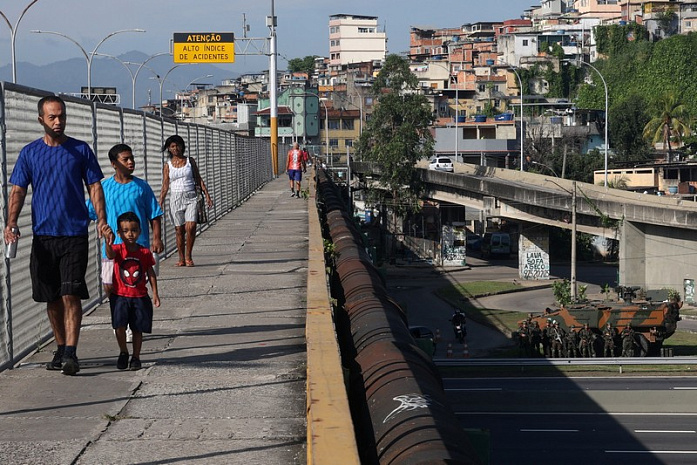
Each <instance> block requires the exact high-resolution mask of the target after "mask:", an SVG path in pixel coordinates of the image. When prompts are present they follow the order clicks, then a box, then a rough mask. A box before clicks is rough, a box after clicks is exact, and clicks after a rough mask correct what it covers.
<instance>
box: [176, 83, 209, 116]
mask: <svg viewBox="0 0 697 465" xmlns="http://www.w3.org/2000/svg"><path fill="white" fill-rule="evenodd" d="M209 77H213V75H212V74H205V75H203V76H199V77H197V78H196V79H193V80H192V81H191V82H190V83H188V84H187V85H186V87H184V93H187V92H188V91H187V89H188V88H189V86H191V85H192V84H193V83H195V82H196V81H198V80H199V79H206V78H209ZM191 93H192V94H193V90H192V92H191ZM187 96H188V97H189V104H190V103H191V97H190V95H189V94H187ZM181 117H182V121H184V97H183V96H182V106H181Z"/></svg>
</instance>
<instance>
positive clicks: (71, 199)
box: [4, 95, 108, 375]
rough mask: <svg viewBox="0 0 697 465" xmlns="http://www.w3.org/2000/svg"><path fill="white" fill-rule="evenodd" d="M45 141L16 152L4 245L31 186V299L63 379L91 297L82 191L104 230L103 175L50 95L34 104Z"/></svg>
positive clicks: (12, 237)
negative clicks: (44, 318)
mask: <svg viewBox="0 0 697 465" xmlns="http://www.w3.org/2000/svg"><path fill="white" fill-rule="evenodd" d="M38 110H39V123H40V124H41V125H42V126H43V128H44V135H43V137H42V138H40V139H37V140H35V141H34V142H32V143H30V144H28V145H26V146H25V147H24V148H23V149H22V150H21V152H20V153H19V158H18V159H17V163H16V164H15V167H14V170H13V172H12V176H11V177H10V183H11V184H13V186H12V192H11V193H10V200H9V206H8V213H7V224H6V225H5V231H4V233H5V234H4V235H5V242H6V243H8V244H9V243H12V242H15V241H16V240H17V239H18V238H19V228H18V227H17V219H18V218H19V213H20V211H21V210H22V206H23V205H24V199H25V198H26V195H27V190H28V188H29V186H30V185H31V187H32V200H31V218H32V231H33V233H34V236H33V240H32V244H31V256H30V262H29V269H30V273H31V281H32V297H33V298H34V300H35V301H37V302H46V303H47V304H46V311H47V313H48V319H49V322H50V323H51V328H52V329H53V335H54V337H55V339H56V344H57V346H58V350H56V352H55V353H54V357H53V360H52V361H50V362H48V363H47V365H46V368H47V369H49V370H61V371H62V372H63V373H64V374H66V375H74V374H75V373H77V372H78V371H80V365H79V363H78V360H77V343H78V339H79V337H80V324H81V323H82V303H81V302H80V299H87V298H89V293H88V291H87V284H86V283H85V272H86V271H87V258H88V253H89V245H88V230H87V226H88V224H89V221H90V220H89V217H88V214H87V206H86V205H85V186H87V190H88V192H89V195H90V198H91V199H92V202H93V203H94V205H95V211H96V215H97V218H98V220H97V222H98V225H99V228H98V230H99V231H100V232H101V231H103V230H104V231H107V229H105V228H108V226H107V224H106V213H105V211H104V192H103V191H102V184H101V183H100V182H99V181H100V180H101V179H102V178H103V177H104V175H103V174H102V170H101V168H100V167H99V163H98V162H97V157H95V156H94V153H93V152H92V149H91V148H90V147H89V145H87V143H85V142H83V141H80V140H77V139H73V138H72V137H68V136H66V135H65V132H64V131H65V123H66V111H65V102H63V99H61V98H60V97H57V96H54V95H51V96H47V97H44V98H42V99H41V100H39V103H38Z"/></svg>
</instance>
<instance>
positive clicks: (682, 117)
mask: <svg viewBox="0 0 697 465" xmlns="http://www.w3.org/2000/svg"><path fill="white" fill-rule="evenodd" d="M649 112H650V114H651V115H652V117H651V119H650V120H649V122H648V123H647V124H646V126H645V127H644V133H643V134H644V139H646V140H647V141H649V142H651V143H652V144H656V143H657V142H661V141H662V142H663V150H666V148H667V160H668V161H671V160H672V158H673V149H672V146H671V140H675V141H676V142H678V143H680V142H682V139H683V137H685V136H689V135H690V133H691V131H690V126H689V124H688V118H689V115H688V112H687V107H686V106H685V104H684V103H683V102H682V99H681V98H680V97H678V96H677V95H676V94H674V93H672V92H668V93H666V94H664V95H662V96H661V97H660V98H658V99H657V100H655V101H653V102H652V104H651V108H650V110H649Z"/></svg>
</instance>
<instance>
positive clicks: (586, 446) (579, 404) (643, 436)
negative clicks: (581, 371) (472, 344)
mask: <svg viewBox="0 0 697 465" xmlns="http://www.w3.org/2000/svg"><path fill="white" fill-rule="evenodd" d="M445 389H446V393H447V394H448V398H449V399H450V401H451V404H452V405H453V407H454V408H455V410H456V412H457V414H458V418H459V419H460V421H461V424H462V426H463V427H465V428H474V429H484V430H487V431H489V434H490V445H491V464H492V465H496V464H512V463H515V464H516V465H525V464H535V465H548V464H549V465H552V464H554V465H558V464H560V463H563V464H565V465H571V464H579V465H580V464H583V465H587V464H590V463H592V464H618V463H632V464H647V465H648V464H650V465H658V464H662V465H678V464H694V463H695V462H697V402H696V401H697V379H695V378H681V377H675V378H668V377H666V378H654V377H652V378H573V379H571V378H564V377H558V378H478V379H446V380H445Z"/></svg>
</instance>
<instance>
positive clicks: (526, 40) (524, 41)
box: [523, 39, 528, 47]
mask: <svg viewBox="0 0 697 465" xmlns="http://www.w3.org/2000/svg"><path fill="white" fill-rule="evenodd" d="M527 46H528V39H523V47H527Z"/></svg>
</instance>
